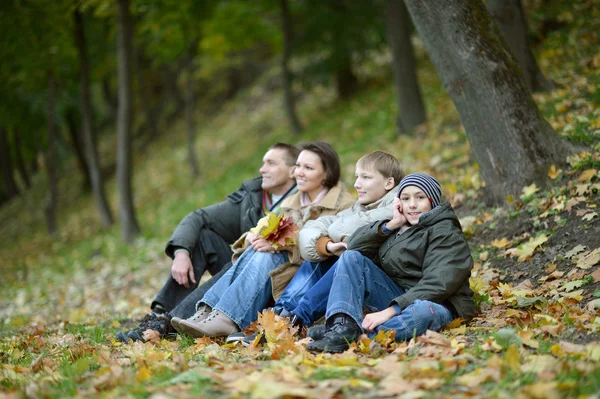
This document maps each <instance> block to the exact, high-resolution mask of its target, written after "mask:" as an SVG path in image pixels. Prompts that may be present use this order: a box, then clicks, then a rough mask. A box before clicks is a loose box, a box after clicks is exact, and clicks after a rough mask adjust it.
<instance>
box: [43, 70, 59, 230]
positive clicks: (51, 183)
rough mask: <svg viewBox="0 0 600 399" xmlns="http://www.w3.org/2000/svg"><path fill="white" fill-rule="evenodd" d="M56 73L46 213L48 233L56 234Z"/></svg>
mask: <svg viewBox="0 0 600 399" xmlns="http://www.w3.org/2000/svg"><path fill="white" fill-rule="evenodd" d="M55 91H56V88H55V82H54V75H52V73H50V75H49V76H48V148H47V149H46V161H45V163H46V172H47V173H48V188H49V189H48V198H47V201H46V208H45V210H44V211H45V215H46V227H47V228H48V234H50V235H56V233H57V232H58V229H57V226H56V205H57V203H58V177H57V172H56V122H55V120H54V108H55V98H56V92H55Z"/></svg>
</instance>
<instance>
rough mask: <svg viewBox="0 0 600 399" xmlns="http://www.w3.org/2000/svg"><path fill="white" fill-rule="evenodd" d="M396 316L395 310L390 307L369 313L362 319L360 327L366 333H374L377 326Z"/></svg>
mask: <svg viewBox="0 0 600 399" xmlns="http://www.w3.org/2000/svg"><path fill="white" fill-rule="evenodd" d="M396 315H397V313H396V309H394V308H393V307H391V306H390V307H389V308H387V309H384V310H382V311H380V312H375V313H369V314H368V315H366V316H365V318H364V319H363V322H362V327H363V328H364V329H365V330H367V331H375V329H376V328H377V327H378V326H379V325H381V324H383V323H385V322H386V321H388V320H389V319H391V318H392V317H394V316H396Z"/></svg>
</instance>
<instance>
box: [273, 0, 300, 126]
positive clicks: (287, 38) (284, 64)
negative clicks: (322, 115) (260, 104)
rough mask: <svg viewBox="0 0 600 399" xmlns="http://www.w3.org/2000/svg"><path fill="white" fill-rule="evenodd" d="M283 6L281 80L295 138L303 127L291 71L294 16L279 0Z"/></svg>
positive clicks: (281, 1) (284, 2) (285, 1)
mask: <svg viewBox="0 0 600 399" xmlns="http://www.w3.org/2000/svg"><path fill="white" fill-rule="evenodd" d="M279 3H280V6H281V30H282V32H283V54H282V57H281V80H282V82H283V98H284V107H285V111H286V114H287V117H288V121H289V124H290V128H291V129H292V133H293V134H294V136H299V135H300V133H302V125H301V124H300V120H299V119H298V114H297V113H296V100H295V98H294V90H293V88H292V72H291V71H290V67H289V62H290V58H291V57H292V43H293V30H292V16H291V14H290V10H289V8H288V1H287V0H279Z"/></svg>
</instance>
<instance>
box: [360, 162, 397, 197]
mask: <svg viewBox="0 0 600 399" xmlns="http://www.w3.org/2000/svg"><path fill="white" fill-rule="evenodd" d="M355 176H356V181H355V182H354V188H355V189H356V192H357V194H358V202H359V203H360V204H362V205H369V204H372V203H373V202H375V201H379V200H380V199H381V198H383V197H384V196H385V195H386V194H387V193H388V191H389V190H391V189H392V188H394V178H393V177H384V176H383V175H382V174H381V173H379V171H377V170H374V169H373V168H363V167H360V166H357V167H356V173H355Z"/></svg>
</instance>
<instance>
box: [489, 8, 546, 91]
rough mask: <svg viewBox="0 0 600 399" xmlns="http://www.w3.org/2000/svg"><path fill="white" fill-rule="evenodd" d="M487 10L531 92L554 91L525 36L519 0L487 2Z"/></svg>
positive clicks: (525, 27)
mask: <svg viewBox="0 0 600 399" xmlns="http://www.w3.org/2000/svg"><path fill="white" fill-rule="evenodd" d="M487 8H488V11H489V13H490V15H491V16H492V17H493V19H494V21H495V22H496V25H498V27H499V28H500V31H501V32H502V34H503V36H504V39H505V40H506V42H507V43H508V46H509V47H510V49H511V50H512V51H513V53H514V54H515V56H516V57H517V60H518V61H519V65H520V66H521V70H522V71H523V76H524V78H525V83H527V86H528V87H529V89H531V90H532V91H547V90H552V89H554V87H555V85H554V83H553V82H552V81H551V80H549V79H546V77H545V76H544V74H543V73H542V71H541V70H540V67H539V65H538V63H537V61H536V60H535V57H534V56H533V52H532V51H531V48H530V45H529V37H528V35H527V19H526V17H525V12H524V11H523V4H522V2H521V0H488V1H487Z"/></svg>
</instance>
